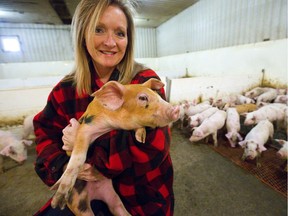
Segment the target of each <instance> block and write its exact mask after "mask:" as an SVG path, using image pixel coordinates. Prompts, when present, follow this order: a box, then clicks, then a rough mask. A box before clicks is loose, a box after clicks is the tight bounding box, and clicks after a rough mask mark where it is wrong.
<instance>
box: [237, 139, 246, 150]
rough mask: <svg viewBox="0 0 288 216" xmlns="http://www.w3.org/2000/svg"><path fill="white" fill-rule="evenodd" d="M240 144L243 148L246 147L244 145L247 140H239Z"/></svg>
mask: <svg viewBox="0 0 288 216" xmlns="http://www.w3.org/2000/svg"><path fill="white" fill-rule="evenodd" d="M238 144H239V145H240V146H241V147H242V148H244V147H245V146H246V141H245V140H244V141H241V142H238Z"/></svg>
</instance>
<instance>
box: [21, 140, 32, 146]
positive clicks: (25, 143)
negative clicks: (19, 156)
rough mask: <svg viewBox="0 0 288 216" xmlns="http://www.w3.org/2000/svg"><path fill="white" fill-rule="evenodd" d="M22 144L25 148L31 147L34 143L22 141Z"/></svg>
mask: <svg viewBox="0 0 288 216" xmlns="http://www.w3.org/2000/svg"><path fill="white" fill-rule="evenodd" d="M22 143H23V145H24V146H31V145H32V143H33V141H31V140H22Z"/></svg>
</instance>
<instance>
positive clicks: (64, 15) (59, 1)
mask: <svg viewBox="0 0 288 216" xmlns="http://www.w3.org/2000/svg"><path fill="white" fill-rule="evenodd" d="M49 3H50V4H51V6H52V7H53V8H54V10H55V11H56V13H57V14H58V16H59V18H60V19H61V20H62V23H63V24H67V25H70V24H71V21H72V16H71V14H70V12H69V10H68V8H67V6H66V3H65V1H64V0H49Z"/></svg>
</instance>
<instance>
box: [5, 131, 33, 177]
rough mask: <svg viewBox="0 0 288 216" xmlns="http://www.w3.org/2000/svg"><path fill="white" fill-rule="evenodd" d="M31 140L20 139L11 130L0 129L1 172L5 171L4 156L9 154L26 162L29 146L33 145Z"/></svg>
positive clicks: (21, 161) (16, 159) (14, 158)
mask: <svg viewBox="0 0 288 216" xmlns="http://www.w3.org/2000/svg"><path fill="white" fill-rule="evenodd" d="M32 143H33V142H32V141H30V140H20V139H18V138H17V137H16V136H15V135H14V134H12V133H11V132H10V131H3V130H0V173H3V172H4V170H3V158H2V156H7V157H10V158H11V159H13V160H14V161H16V162H18V163H19V164H22V163H24V161H25V160H26V159H27V146H30V145H32Z"/></svg>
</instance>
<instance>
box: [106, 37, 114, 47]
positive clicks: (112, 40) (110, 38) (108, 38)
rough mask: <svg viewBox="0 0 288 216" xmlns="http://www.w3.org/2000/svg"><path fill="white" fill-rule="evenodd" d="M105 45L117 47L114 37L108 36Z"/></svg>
mask: <svg viewBox="0 0 288 216" xmlns="http://www.w3.org/2000/svg"><path fill="white" fill-rule="evenodd" d="M104 44H105V45H106V46H108V47H113V46H116V41H115V40H114V38H113V35H111V34H108V35H107V37H106V39H105V41H104Z"/></svg>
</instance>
